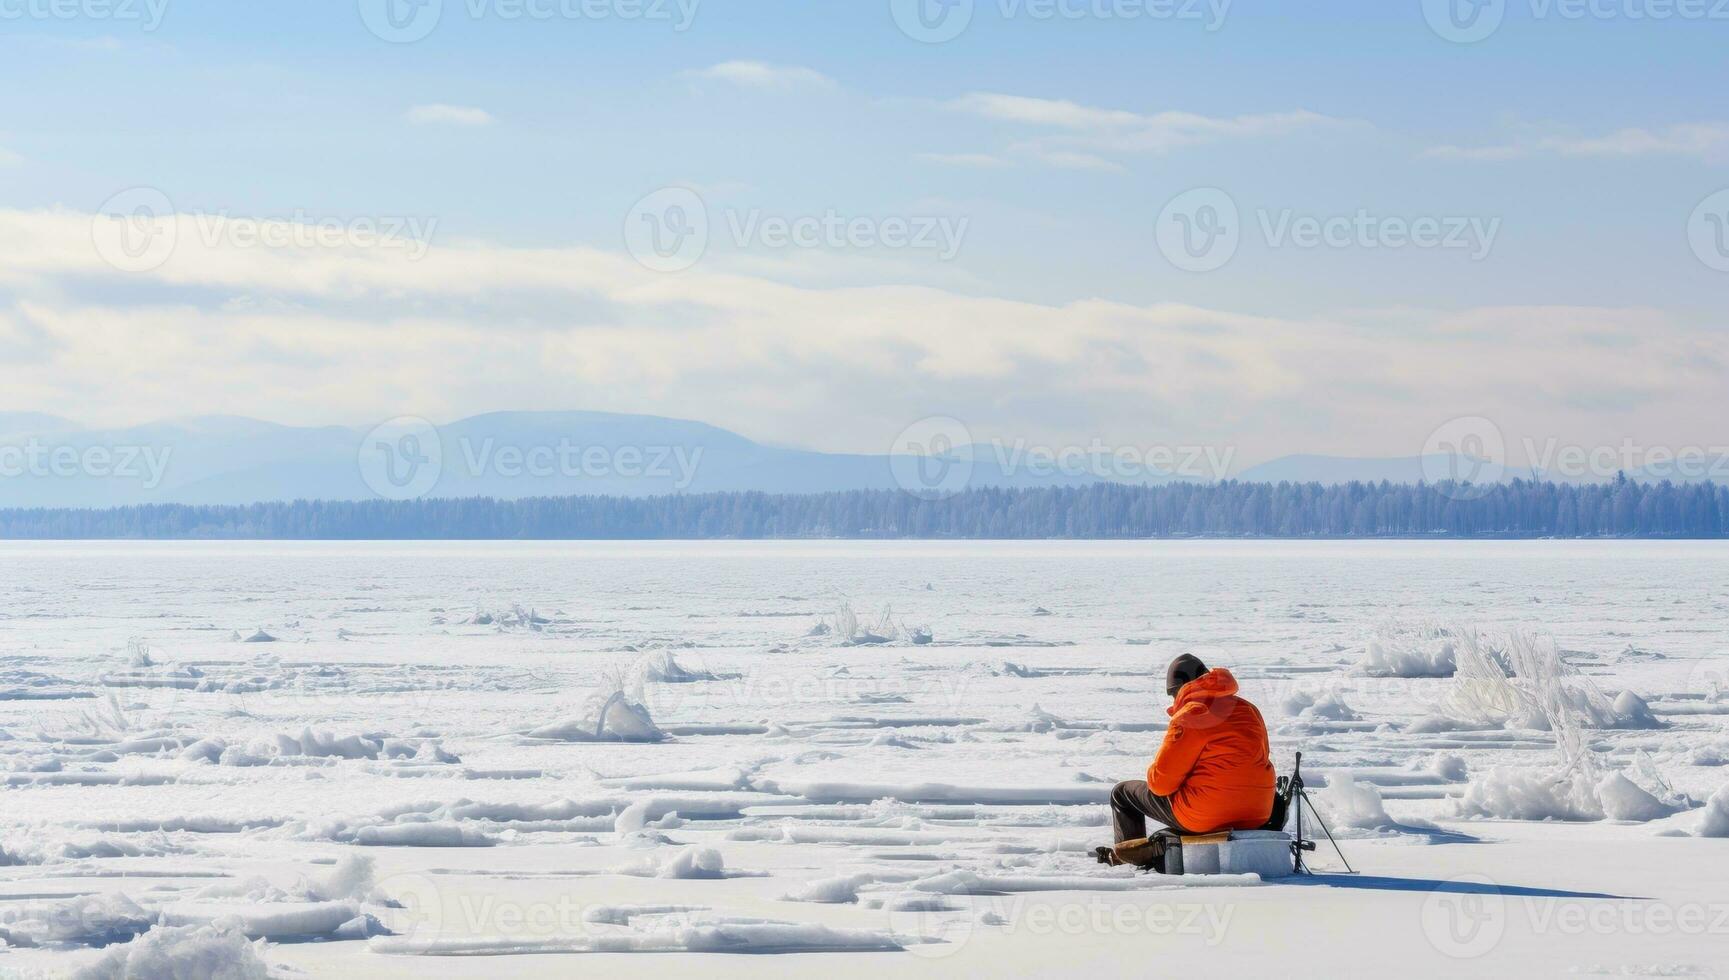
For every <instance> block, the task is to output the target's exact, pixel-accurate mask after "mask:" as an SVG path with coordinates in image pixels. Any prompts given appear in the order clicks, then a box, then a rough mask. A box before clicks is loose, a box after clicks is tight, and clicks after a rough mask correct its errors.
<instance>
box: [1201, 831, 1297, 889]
mask: <svg viewBox="0 0 1729 980" xmlns="http://www.w3.org/2000/svg"><path fill="white" fill-rule="evenodd" d="M1206 849H1207V850H1213V851H1216V852H1217V853H1218V867H1217V868H1216V869H1215V870H1217V871H1221V872H1223V873H1225V874H1257V875H1260V876H1261V877H1262V878H1282V877H1284V876H1285V875H1288V874H1290V873H1291V835H1290V834H1287V833H1285V832H1284V831H1279V830H1236V831H1232V832H1231V839H1230V840H1228V841H1225V842H1224V843H1223V844H1219V845H1217V846H1216V847H1212V848H1206ZM1184 850H1185V853H1184V855H1183V858H1184V862H1183V870H1184V871H1185V872H1186V871H1188V869H1189V866H1188V860H1187V859H1188V854H1187V853H1186V851H1187V849H1186V848H1185V849H1184ZM1197 850H1198V848H1197Z"/></svg>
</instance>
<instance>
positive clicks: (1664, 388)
mask: <svg viewBox="0 0 1729 980" xmlns="http://www.w3.org/2000/svg"><path fill="white" fill-rule="evenodd" d="M91 220H92V218H91V216H90V215H82V214H76V213H72V212H66V211H35V212H20V211H0V346H5V347H7V348H8V349H15V350H16V351H18V352H24V353H27V354H28V355H29V356H26V357H16V358H0V390H4V391H6V392H8V393H9V395H10V396H11V400H12V402H13V403H14V404H15V405H16V406H17V407H24V408H37V409H43V410H53V409H54V408H55V407H56V406H65V405H79V406H80V409H81V411H82V412H84V413H86V414H88V415H90V416H91V417H99V418H105V419H112V420H129V421H143V420H148V419H152V418H160V417H165V416H177V415H186V414H198V413H207V412H237V411H238V412H243V413H245V414H249V415H253V416H257V417H263V418H270V419H275V420H280V421H289V422H309V421H310V422H348V423H352V422H354V421H355V420H362V419H367V418H384V417H390V416H393V415H397V414H401V413H403V412H409V411H412V412H416V413H419V414H425V415H428V416H432V417H445V418H454V417H460V416H463V415H469V414H475V413H478V412H482V411H488V410H493V409H497V408H499V407H500V406H506V405H508V406H516V407H524V408H548V409H550V408H584V407H594V408H607V409H611V410H617V411H639V412H651V413H655V414H662V415H675V416H682V417H690V418H699V419H703V420H705V421H709V422H713V423H715V424H719V425H724V426H727V427H729V428H733V429H736V430H739V431H742V432H745V433H747V434H749V435H752V436H754V437H757V438H760V439H765V440H772V441H780V442H789V443H796V444H803V445H811V446H820V447H823V448H829V449H851V450H858V451H882V450H883V449H884V448H886V447H887V446H888V445H889V443H890V442H891V441H892V439H893V438H894V436H895V434H896V433H898V432H899V431H900V430H901V429H902V428H903V427H904V426H906V425H907V424H908V423H909V422H911V421H913V420H915V419H918V418H921V417H923V416H927V415H931V414H939V413H941V414H951V415H955V416H957V417H960V418H962V419H963V420H965V421H966V422H967V424H968V425H969V427H971V428H972V430H973V433H974V435H975V436H977V437H979V438H985V439H988V438H996V437H1003V438H1008V439H1011V440H1012V439H1014V438H1017V437H1022V438H1026V439H1029V440H1041V441H1045V442H1047V443H1048V442H1051V441H1053V440H1064V441H1065V442H1064V443H1059V444H1066V441H1074V440H1079V441H1083V442H1084V441H1085V440H1087V439H1090V438H1094V437H1096V438H1099V439H1101V440H1104V441H1106V442H1107V443H1109V444H1117V445H1136V446H1148V445H1152V444H1154V442H1155V441H1157V442H1159V443H1163V444H1170V443H1171V442H1172V441H1182V442H1191V441H1202V442H1205V443H1208V444H1213V445H1219V446H1224V447H1229V448H1232V449H1234V450H1235V451H1236V458H1237V459H1239V460H1242V461H1244V462H1253V461H1255V460H1258V459H1263V458H1267V457H1270V456H1276V455H1280V454H1282V453H1285V452H1297V451H1304V452H1338V453H1347V454H1380V455H1415V454H1416V453H1417V452H1418V451H1420V449H1421V447H1422V445H1423V442H1424V440H1425V439H1426V438H1427V437H1428V435H1429V433H1430V432H1431V431H1433V429H1434V428H1435V426H1436V425H1438V424H1439V423H1440V422H1442V421H1444V420H1446V419H1448V418H1451V417H1454V416H1463V415H1485V416H1488V417H1490V418H1493V419H1495V420H1496V421H1497V422H1498V423H1499V424H1500V425H1501V426H1502V428H1503V430H1504V431H1505V432H1506V434H1507V438H1508V440H1509V442H1510V443H1511V442H1512V441H1513V440H1515V439H1517V438H1520V437H1522V436H1525V435H1533V436H1536V437H1538V438H1542V437H1546V436H1549V435H1553V436H1555V437H1557V438H1561V439H1564V440H1578V441H1580V442H1581V444H1583V445H1594V444H1595V442H1591V441H1589V440H1593V439H1597V438H1600V433H1601V431H1606V430H1605V428H1604V427H1605V426H1610V427H1612V429H1613V431H1615V432H1618V433H1626V434H1628V435H1629V436H1631V437H1632V438H1635V439H1644V440H1647V441H1650V442H1652V444H1670V445H1672V444H1678V443H1681V442H1697V443H1699V444H1701V445H1704V444H1712V443H1708V440H1711V439H1716V438H1718V436H1717V434H1716V433H1714V432H1712V431H1711V426H1712V424H1713V423H1712V421H1711V420H1714V419H1720V418H1722V417H1723V415H1724V414H1725V411H1726V410H1729V393H1726V392H1725V390H1724V389H1723V386H1722V385H1721V384H1720V383H1719V382H1720V380H1721V371H1722V367H1721V365H1723V364H1729V335H1724V334H1722V333H1721V332H1712V331H1708V330H1695V329H1692V328H1690V327H1688V326H1686V325H1683V324H1679V323H1676V322H1674V321H1672V320H1670V319H1669V318H1667V317H1666V316H1664V315H1662V314H1660V313H1656V312H1653V311H1649V310H1621V309H1592V308H1567V307H1530V308H1492V309H1477V310H1467V311H1462V312H1457V313H1449V314H1440V313H1432V312H1421V311H1416V312H1413V311H1395V312H1369V313H1354V314H1351V315H1350V316H1348V317H1345V316H1340V317H1324V316H1323V317H1274V316H1254V315H1246V314H1241V313H1233V312H1229V311H1221V310H1212V309H1204V308H1199V307H1195V306H1188V305H1182V304H1175V303H1154V304H1147V305H1138V304H1131V303H1122V302H1115V301H1111V300H1106V299H1085V300H1078V301H1075V302H1070V303H1063V304H1054V305H1053V304H1046V303H1034V302H1027V301H1022V300H1016V299H1005V298H1000V297H993V296H986V295H977V294H976V292H973V291H967V292H963V291H958V290H952V289H941V288H931V287H915V286H884V285H871V286H820V287H819V286H811V285H791V284H788V283H787V282H785V281H782V280H781V279H778V278H776V277H775V271H774V269H773V268H772V265H770V264H769V263H767V262H764V263H761V264H759V265H758V266H756V267H755V268H756V269H757V270H759V271H757V272H756V273H755V274H750V275H743V274H737V273H729V272H725V271H721V269H720V267H719V266H718V265H717V264H716V263H715V262H713V261H710V262H705V263H703V264H701V265H698V266H697V267H696V268H694V269H691V270H689V271H686V272H683V273H678V274H670V275H669V274H656V273H652V272H649V271H647V270H645V269H643V268H642V267H640V266H639V265H637V264H636V263H635V262H634V261H633V260H631V259H630V258H628V257H627V256H624V255H622V254H620V253H617V252H612V251H604V250H600V249H594V248H585V247H572V248H546V249H534V248H511V247H505V246H499V245H489V244H484V243H474V244H466V243H465V244H461V245H446V244H438V245H435V246H434V247H433V248H432V249H431V250H430V251H428V252H427V253H426V254H425V256H424V258H421V259H420V260H419V261H413V260H412V259H411V258H410V256H411V254H412V253H411V252H410V251H407V250H403V249H392V248H386V247H373V246H367V247H357V246H348V247H343V248H322V249H317V248H299V249H295V248H263V247H253V248H243V247H237V246H235V245H233V244H207V242H227V241H228V239H227V238H226V237H225V236H216V237H214V238H211V237H207V236H202V235H201V234H200V233H199V229H198V227H197V223H196V220H195V219H194V218H192V217H182V218H180V219H179V221H180V225H179V234H178V247H177V248H176V250H175V251H174V254H173V256H172V258H170V259H169V261H168V262H167V263H166V264H164V265H162V266H161V267H160V268H158V269H156V270H154V271H152V272H149V273H144V274H125V273H120V272H116V271H114V270H112V269H110V268H109V267H107V266H106V265H104V264H103V263H102V261H101V260H100V259H99V258H98V256H97V255H96V253H95V251H94V248H93V247H92V238H91V231H90V228H91ZM92 284H94V285H92ZM8 323H9V324H10V326H7V325H6V324H8ZM284 350H292V351H295V352H296V353H297V357H295V358H292V359H285V358H284V357H282V356H281V354H280V352H281V351H284ZM1532 364H1542V365H1544V370H1543V371H1541V372H1532V371H1531V370H1530V365H1532ZM1582 392H1583V393H1589V394H1591V395H1593V396H1595V395H1599V394H1602V393H1613V394H1614V395H1615V397H1614V398H1613V399H1609V400H1606V401H1604V402H1603V404H1602V405H1600V406H1596V407H1593V406H1591V405H1581V403H1580V393H1582ZM1657 440H1662V441H1661V442H1658V441H1657ZM1718 441H1720V439H1719V440H1718Z"/></svg>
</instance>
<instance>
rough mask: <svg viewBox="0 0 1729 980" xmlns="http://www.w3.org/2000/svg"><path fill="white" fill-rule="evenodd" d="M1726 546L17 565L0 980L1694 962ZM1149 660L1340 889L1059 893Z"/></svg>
mask: <svg viewBox="0 0 1729 980" xmlns="http://www.w3.org/2000/svg"><path fill="white" fill-rule="evenodd" d="M1726 559H1729V548H1726V547H1724V546H1723V545H1720V544H1717V543H1705V542H1689V543H1648V542H1638V543H1636V542H1600V543H1586V542H1474V543H1467V542H1458V543H1451V542H1449V543H1432V544H1431V543H1412V542H1374V543H1354V542H1352V543H1347V542H1318V543H1249V542H1204V543H1203V542H1188V543H1182V542H1122V543H1082V542H1063V543H1028V544H1006V543H982V542H972V543H961V544H946V543H914V542H894V543H881V544H877V543H859V542H823V543H792V542H778V543H720V542H715V543H702V544H686V543H631V544H601V543H544V544H541V543H536V544H511V543H488V544H388V545H384V544H335V543H316V544H314V543H307V544H263V543H232V544H191V543H137V544H131V543H102V544H6V545H3V546H0V780H3V784H0V785H3V789H0V974H3V975H8V976H10V975H14V974H16V975H30V974H32V973H37V972H39V973H41V974H42V975H61V974H67V973H72V972H74V971H80V970H82V971H85V973H84V975H86V976H91V977H124V976H137V977H172V976H207V975H225V976H236V977H253V976H263V975H266V971H270V972H271V973H272V974H273V975H278V976H299V975H353V976H384V977H390V976H401V977H417V978H423V977H428V976H443V975H463V976H498V975H569V974H570V973H572V972H574V971H575V970H578V969H595V970H598V971H604V972H607V973H625V974H633V975H649V974H653V975H657V976H659V975H664V974H665V973H666V972H668V971H669V970H670V971H674V972H677V973H680V974H684V973H689V974H697V973H699V972H700V974H701V975H739V976H743V975H747V974H748V975H753V976H754V975H758V974H760V973H761V972H762V971H763V969H764V968H765V967H764V964H765V962H766V963H767V964H768V968H770V969H773V968H775V967H777V966H781V967H785V968H788V969H797V970H800V971H801V972H802V971H807V970H823V971H825V972H835V973H838V974H840V975H845V976H864V975H867V974H877V973H880V971H883V970H885V969H888V970H908V971H915V972H918V973H922V974H930V975H937V974H941V975H943V976H966V975H977V974H981V973H986V972H988V973H990V974H993V975H1012V976H1026V975H1035V974H1043V975H1076V974H1087V973H1091V974H1096V975H1102V976H1119V975H1130V974H1136V975H1140V974H1145V973H1147V972H1149V971H1151V970H1153V969H1154V965H1155V964H1156V965H1157V966H1158V968H1159V970H1161V971H1168V972H1188V973H1189V974H1191V975H1215V974H1217V973H1220V972H1225V971H1227V970H1229V971H1235V972H1240V973H1242V974H1243V975H1256V976H1258V975H1269V974H1273V975H1288V974H1295V975H1301V976H1326V977H1337V976H1346V975H1374V974H1383V973H1386V972H1388V971H1390V970H1391V969H1392V966H1391V965H1392V964H1395V963H1396V964H1397V972H1398V973H1399V974H1400V975H1409V976H1456V975H1460V974H1462V973H1470V974H1481V975H1507V976H1560V975H1586V976H1589V975H1680V976H1687V975H1710V974H1711V973H1712V971H1719V970H1722V969H1724V966H1725V963H1729V959H1726V958H1725V956H1724V950H1725V949H1726V948H1729V900H1726V899H1725V898H1724V896H1723V894H1722V883H1723V882H1724V881H1729V848H1725V847H1724V846H1723V844H1722V841H1721V840H1720V838H1723V837H1725V836H1729V764H1726V763H1729V652H1726V649H1725V646H1726V645H1725V642H1724V637H1725V635H1729V634H1726V632H1725V631H1726V629H1729V560H1726ZM265 637H268V638H269V640H270V642H265V641H264V639H263V638H265ZM1181 652H1194V653H1196V654H1198V655H1200V656H1201V657H1202V658H1203V659H1205V660H1206V661H1207V662H1208V663H1209V664H1215V665H1220V666H1228V667H1230V668H1232V670H1233V671H1234V672H1235V673H1236V675H1237V677H1238V678H1239V679H1240V681H1241V682H1242V686H1243V693H1244V695H1245V696H1246V697H1248V698H1249V699H1251V700H1252V701H1254V702H1256V703H1257V704H1258V705H1260V706H1261V708H1262V710H1263V712H1264V713H1265V715H1266V718H1267V720H1268V724H1269V727H1270V729H1271V733H1272V741H1273V748H1274V755H1275V762H1276V763H1277V765H1278V766H1279V768H1280V770H1281V771H1287V770H1288V767H1289V764H1290V760H1291V756H1292V754H1293V752H1295V751H1297V750H1301V751H1303V752H1304V760H1305V763H1304V767H1305V775H1306V776H1307V777H1308V781H1309V785H1310V787H1311V796H1312V797H1313V800H1314V803H1315V804H1316V805H1317V806H1318V807H1319V808H1320V810H1321V813H1322V815H1323V816H1325V817H1326V819H1327V820H1328V822H1329V826H1330V828H1331V830H1332V832H1333V834H1334V835H1335V836H1336V837H1337V838H1338V839H1339V842H1340V845H1341V846H1342V847H1344V848H1345V850H1346V853H1347V855H1348V856H1349V858H1350V859H1351V862H1352V864H1353V865H1355V866H1356V867H1357V869H1358V870H1359V871H1360V872H1361V874H1359V875H1357V876H1355V877H1346V876H1342V875H1330V874H1323V875H1322V876H1320V877H1317V878H1314V879H1307V880H1305V879H1294V878H1285V879H1279V880H1276V881H1274V880H1268V881H1262V880H1260V879H1259V878H1257V877H1255V876H1253V875H1214V876H1206V875H1197V876H1186V877H1179V878H1165V877H1161V876H1154V875H1145V874H1137V873H1134V872H1133V871H1132V870H1130V869H1124V868H1103V867H1100V866H1099V865H1097V864H1096V863H1094V861H1093V859H1092V856H1091V854H1090V853H1089V851H1090V848H1091V847H1092V846H1094V845H1096V844H1100V843H1106V842H1108V837H1109V824H1108V819H1107V814H1106V810H1105V806H1104V801H1105V799H1106V797H1107V795H1108V793H1109V791H1110V789H1111V786H1112V784H1113V783H1114V782H1115V781H1116V780H1119V779H1127V778H1137V777H1139V776H1140V775H1141V774H1143V773H1144V771H1145V768H1146V765H1147V763H1148V761H1149V760H1150V758H1151V756H1152V754H1153V752H1154V750H1155V749H1156V747H1157V745H1158V741H1159V739H1160V737H1161V735H1162V731H1163V727H1164V721H1165V714H1164V708H1165V705H1166V704H1167V699H1166V697H1165V696H1164V692H1163V689H1162V678H1163V670H1164V665H1165V664H1166V662H1167V661H1168V660H1169V659H1170V658H1171V657H1172V656H1174V655H1176V654H1177V653H1181ZM1310 830H1311V832H1313V831H1315V830H1318V827H1314V826H1311V827H1310ZM1322 848H1323V849H1322V850H1321V851H1319V852H1317V853H1316V854H1315V855H1313V857H1312V862H1313V864H1314V866H1315V867H1316V868H1317V869H1319V870H1321V871H1323V872H1332V871H1337V870H1339V865H1338V862H1337V860H1336V858H1334V857H1333V856H1332V855H1331V853H1330V852H1329V851H1328V850H1326V846H1325V844H1324V843H1323V845H1322ZM644 953H656V954H659V955H656V956H644V955H641V954H644ZM740 953H754V954H761V955H757V956H738V955H733V954H740ZM764 955H772V956H774V957H785V959H778V958H777V959H773V960H764V959H763V956H764ZM668 957H672V958H671V959H669V958H668ZM1197 971H1198V972H1197Z"/></svg>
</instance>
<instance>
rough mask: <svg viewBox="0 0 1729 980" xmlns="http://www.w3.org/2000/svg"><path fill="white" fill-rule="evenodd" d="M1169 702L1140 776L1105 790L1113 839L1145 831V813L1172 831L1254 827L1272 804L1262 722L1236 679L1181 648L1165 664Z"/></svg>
mask: <svg viewBox="0 0 1729 980" xmlns="http://www.w3.org/2000/svg"><path fill="white" fill-rule="evenodd" d="M1165 692H1166V693H1167V694H1169V695H1170V696H1171V699H1172V702H1173V703H1172V704H1171V706H1170V707H1169V708H1167V709H1166V712H1167V713H1168V714H1169V715H1170V716H1171V724H1170V727H1168V728H1166V729H1165V741H1164V744H1162V745H1160V746H1159V754H1158V756H1157V757H1156V758H1154V759H1153V764H1152V765H1151V766H1149V767H1148V768H1147V778H1146V780H1145V781H1144V782H1143V781H1142V780H1139V779H1132V780H1128V781H1126V782H1121V783H1118V784H1117V785H1116V788H1115V789H1113V790H1111V824H1112V828H1111V829H1112V830H1113V831H1114V833H1115V834H1116V840H1117V843H1119V844H1120V843H1122V842H1123V841H1126V840H1135V839H1138V838H1142V837H1145V836H1147V818H1148V817H1152V818H1153V819H1154V820H1157V821H1158V822H1159V823H1162V824H1164V825H1165V826H1167V827H1169V828H1171V829H1172V830H1174V831H1176V832H1177V833H1179V834H1208V833H1212V832H1214V831H1218V830H1253V829H1256V828H1259V827H1261V826H1262V825H1264V824H1265V823H1266V822H1267V820H1268V819H1269V818H1270V817H1271V816H1272V812H1273V781H1274V780H1273V763H1272V760H1271V759H1270V758H1268V749H1267V725H1266V722H1264V721H1262V720H1261V712H1260V711H1259V710H1257V709H1256V708H1255V706H1254V705H1252V704H1250V703H1249V702H1247V701H1245V700H1243V699H1242V698H1240V697H1238V696H1237V679H1236V678H1235V677H1232V676H1231V672H1230V671H1228V670H1226V669H1224V668H1223V667H1219V668H1215V669H1213V670H1208V669H1207V665H1206V664H1203V663H1201V661H1200V658H1198V657H1195V656H1192V655H1190V654H1186V653H1185V654H1183V655H1182V656H1180V657H1178V658H1177V659H1175V660H1173V661H1171V666H1170V667H1169V668H1168V669H1167V670H1166V671H1165Z"/></svg>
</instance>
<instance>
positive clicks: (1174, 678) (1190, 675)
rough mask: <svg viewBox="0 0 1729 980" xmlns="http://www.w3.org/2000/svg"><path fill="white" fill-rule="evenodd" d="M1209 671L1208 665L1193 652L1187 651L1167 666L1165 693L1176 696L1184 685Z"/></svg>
mask: <svg viewBox="0 0 1729 980" xmlns="http://www.w3.org/2000/svg"><path fill="white" fill-rule="evenodd" d="M1206 672H1207V665H1206V664H1204V663H1201V658H1200V657H1197V656H1195V655H1194V654H1192V653H1185V654H1183V655H1182V656H1180V657H1178V658H1177V659H1175V660H1173V661H1171V665H1170V666H1169V667H1166V668H1165V693H1166V694H1169V695H1170V696H1171V697H1173V698H1174V697H1176V696H1177V692H1178V691H1180V690H1182V689H1183V685H1184V684H1187V683H1188V682H1190V681H1192V680H1194V679H1195V678H1197V677H1199V676H1201V675H1202V674H1204V673H1206Z"/></svg>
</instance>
